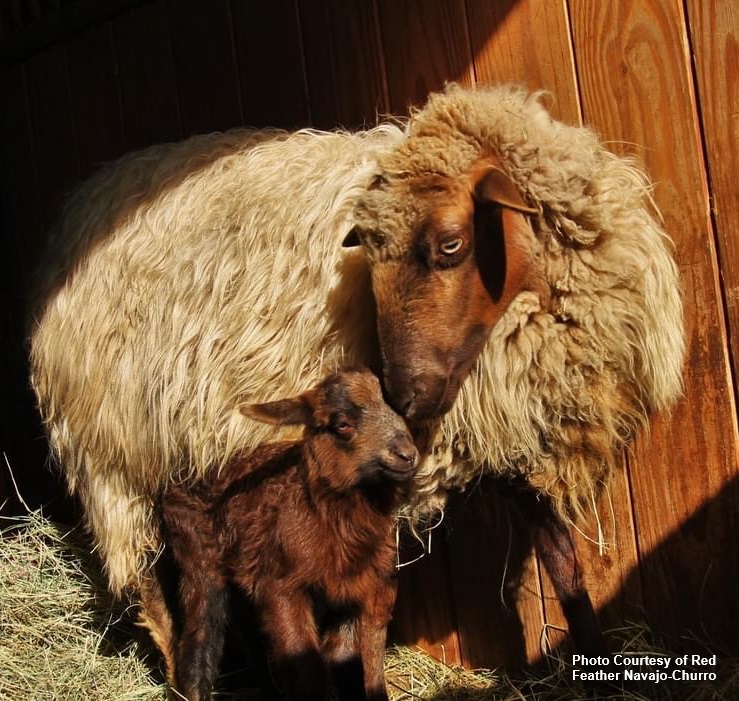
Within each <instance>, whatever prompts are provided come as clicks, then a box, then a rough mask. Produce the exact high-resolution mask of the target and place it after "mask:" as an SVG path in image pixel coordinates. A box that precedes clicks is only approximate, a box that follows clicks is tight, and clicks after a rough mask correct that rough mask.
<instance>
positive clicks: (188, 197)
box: [31, 128, 400, 492]
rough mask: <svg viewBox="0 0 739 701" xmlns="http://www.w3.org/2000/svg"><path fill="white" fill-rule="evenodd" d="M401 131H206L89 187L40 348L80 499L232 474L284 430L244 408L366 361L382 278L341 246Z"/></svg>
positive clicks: (43, 314)
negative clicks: (99, 491) (377, 163)
mask: <svg viewBox="0 0 739 701" xmlns="http://www.w3.org/2000/svg"><path fill="white" fill-rule="evenodd" d="M399 135H400V132H399V130H397V129H394V128H384V129H381V130H379V129H378V130H375V131H372V132H365V133H361V134H357V135H348V134H320V133H317V132H309V131H304V132H298V133H296V134H294V135H292V136H288V135H287V134H283V133H266V134H264V133H261V134H260V133H254V132H247V131H236V132H229V133H226V134H222V135H212V136H209V137H197V138H194V139H191V140H188V141H185V142H183V143H182V144H178V145H169V146H164V147H155V148H152V149H148V150H146V151H143V152H141V153H139V154H134V155H132V156H128V157H125V158H124V159H122V160H121V161H120V162H118V163H117V164H113V165H112V166H109V167H108V168H107V169H105V170H104V171H102V172H101V173H100V174H99V175H97V176H96V177H95V178H93V179H92V180H91V181H90V182H89V183H88V184H86V185H85V186H83V187H82V188H81V189H80V191H79V192H78V193H77V195H76V196H75V197H74V198H73V199H72V201H71V203H70V205H69V207H68V208H67V211H66V213H65V217H64V221H63V223H62V225H61V227H60V228H59V230H58V231H57V232H56V235H55V237H54V239H53V241H52V246H51V249H50V254H49V261H50V263H49V264H48V266H46V267H45V268H44V279H42V280H41V281H40V283H39V287H40V289H41V290H42V298H43V299H42V301H41V302H40V303H39V305H38V307H37V309H38V310H39V311H37V312H36V314H37V319H36V322H35V328H34V330H33V332H32V337H31V341H32V369H33V383H34V386H35V388H36V391H37V393H38V396H39V402H40V406H41V410H42V413H43V415H44V418H45V420H46V422H47V424H48V426H49V430H50V436H51V440H52V444H53V447H54V449H55V452H56V453H57V456H58V458H59V460H60V461H61V463H62V465H63V466H64V469H65V471H66V473H67V476H68V478H69V481H70V484H71V486H72V487H73V488H74V487H75V485H76V484H77V482H78V480H82V481H89V478H88V477H86V474H89V473H93V472H94V473H96V474H101V473H102V474H106V473H115V475H116V477H115V478H116V479H117V480H122V481H123V482H124V483H128V485H129V487H128V488H129V490H133V491H134V492H136V491H137V490H142V491H146V490H150V489H153V488H154V487H155V486H156V485H157V484H160V483H162V481H163V480H164V479H166V478H167V477H168V476H169V475H170V474H172V473H173V472H174V471H175V470H179V471H182V470H183V469H185V470H188V469H189V470H192V471H193V472H194V473H198V474H202V473H203V472H205V471H206V470H207V469H208V467H209V466H212V465H221V464H224V463H225V462H226V461H228V460H229V459H230V458H231V457H232V456H233V454H234V452H235V451H237V450H243V449H245V448H249V447H250V446H253V445H256V444H258V443H259V442H261V441H263V440H265V439H266V438H267V437H268V436H270V429H269V428H267V427H264V426H262V425H261V424H256V423H253V422H250V421H248V420H246V419H244V418H242V417H241V416H240V415H239V414H238V412H236V411H235V408H236V406H237V404H238V403H239V402H242V401H243V402H254V401H265V400H267V399H273V398H275V397H276V396H291V395H293V394H296V393H298V392H299V391H302V390H303V389H305V388H306V387H307V386H309V385H311V384H312V383H315V382H316V381H317V380H318V379H320V377H321V376H322V375H323V374H324V373H325V372H326V371H327V369H329V368H330V369H334V368H335V366H336V365H338V364H339V363H340V362H342V361H343V359H344V355H350V356H355V355H356V354H358V353H359V352H360V349H361V347H362V345H364V344H363V343H362V341H363V339H364V336H365V335H366V334H371V333H373V329H372V328H371V324H372V322H371V313H369V312H368V309H367V305H368V304H370V303H371V302H370V300H371V293H370V290H369V278H368V273H367V271H366V267H365V265H364V262H363V260H362V257H361V253H358V252H344V251H342V249H341V241H342V238H343V236H344V235H345V234H346V232H347V231H348V228H349V226H350V225H349V220H350V216H351V211H352V207H353V199H354V197H355V189H356V188H357V187H359V186H358V184H357V183H359V182H361V181H363V180H364V179H366V177H367V171H368V169H371V168H372V164H373V159H374V157H375V154H376V153H377V152H378V151H381V150H383V149H387V148H389V147H390V146H391V144H392V143H393V142H394V141H395V140H396V139H397V138H399ZM352 323H353V324H355V325H358V326H359V327H360V328H359V329H348V330H347V329H346V327H347V325H350V324H352ZM365 326H367V327H370V328H367V329H366V330H365V329H364V327H365ZM340 329H343V331H342V330H340ZM349 339H351V340H349ZM357 360H361V358H356V357H351V358H350V361H352V362H356V361H357ZM143 485H148V486H147V487H144V486H143ZM80 486H81V487H82V488H84V487H85V485H84V484H83V485H80Z"/></svg>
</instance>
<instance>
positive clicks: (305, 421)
mask: <svg viewBox="0 0 739 701" xmlns="http://www.w3.org/2000/svg"><path fill="white" fill-rule="evenodd" d="M239 411H240V412H241V413H242V414H243V415H244V416H248V417H249V418H250V419H255V420H256V421H261V422H262V423H266V424H272V425H274V426H285V425H301V426H307V425H309V424H311V423H312V421H313V411H312V409H311V407H310V404H308V402H307V401H306V400H305V399H304V398H303V397H302V396H301V397H295V398H294V399H280V400H278V401H276V402H265V403H264V404H240V405H239Z"/></svg>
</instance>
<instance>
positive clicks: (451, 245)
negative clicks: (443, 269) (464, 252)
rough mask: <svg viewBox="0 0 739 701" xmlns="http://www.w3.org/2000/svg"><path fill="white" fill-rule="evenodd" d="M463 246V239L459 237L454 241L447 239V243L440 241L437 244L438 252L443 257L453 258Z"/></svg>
mask: <svg viewBox="0 0 739 701" xmlns="http://www.w3.org/2000/svg"><path fill="white" fill-rule="evenodd" d="M463 245H464V239H463V238H462V237H460V236H458V237H457V238H454V239H448V240H447V241H442V242H441V243H440V244H439V252H440V253H442V254H443V255H445V256H453V255H454V254H455V253H457V252H459V250H460V249H461V248H462V246H463Z"/></svg>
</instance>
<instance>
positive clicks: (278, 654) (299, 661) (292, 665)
mask: <svg viewBox="0 0 739 701" xmlns="http://www.w3.org/2000/svg"><path fill="white" fill-rule="evenodd" d="M256 605H257V611H258V615H259V618H260V621H261V626H262V630H263V631H264V633H265V634H266V636H267V639H268V641H269V646H270V653H271V654H270V657H271V660H272V664H273V667H274V671H275V676H276V681H277V683H278V686H279V688H280V691H281V692H282V693H283V694H284V696H285V698H287V699H290V701H323V699H324V698H325V695H326V668H325V665H324V663H323V660H322V658H321V653H320V643H319V636H318V630H317V628H316V622H315V618H314V616H313V608H312V605H311V601H310V598H309V596H308V595H307V593H305V592H302V591H297V592H293V591H291V592H286V591H281V590H280V587H279V585H275V586H274V587H273V591H271V592H269V593H268V594H267V595H266V596H265V597H264V598H262V597H259V598H258V599H257V601H256Z"/></svg>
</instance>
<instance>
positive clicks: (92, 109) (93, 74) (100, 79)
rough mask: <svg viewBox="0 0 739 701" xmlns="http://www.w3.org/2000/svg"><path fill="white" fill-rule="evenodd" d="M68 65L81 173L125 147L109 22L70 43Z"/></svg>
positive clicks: (119, 153) (85, 172) (92, 169)
mask: <svg viewBox="0 0 739 701" xmlns="http://www.w3.org/2000/svg"><path fill="white" fill-rule="evenodd" d="M66 46H67V65H68V68H69V85H70V97H71V105H72V120H73V124H74V131H75V135H76V146H77V158H78V161H79V166H80V177H81V178H85V177H87V176H88V175H89V174H91V173H92V172H93V171H94V170H95V169H96V168H97V167H98V166H99V165H100V164H101V163H103V162H105V161H109V160H112V159H114V158H118V157H119V156H121V155H122V154H123V153H124V152H125V150H126V140H125V137H124V135H123V123H122V120H121V110H120V97H119V93H118V80H117V79H118V76H117V69H116V62H115V54H114V49H113V36H112V32H111V25H110V23H109V22H106V23H105V24H102V25H99V26H98V27H95V28H94V29H91V30H88V31H87V32H85V33H84V34H81V35H79V36H77V37H75V38H74V39H72V40H70V41H69V42H68V43H67V45H66Z"/></svg>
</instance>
